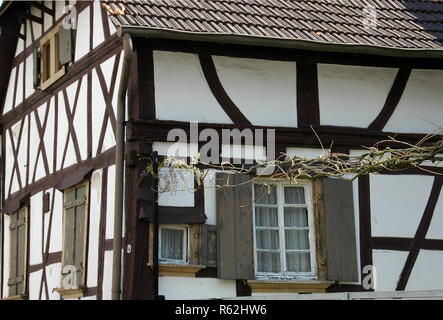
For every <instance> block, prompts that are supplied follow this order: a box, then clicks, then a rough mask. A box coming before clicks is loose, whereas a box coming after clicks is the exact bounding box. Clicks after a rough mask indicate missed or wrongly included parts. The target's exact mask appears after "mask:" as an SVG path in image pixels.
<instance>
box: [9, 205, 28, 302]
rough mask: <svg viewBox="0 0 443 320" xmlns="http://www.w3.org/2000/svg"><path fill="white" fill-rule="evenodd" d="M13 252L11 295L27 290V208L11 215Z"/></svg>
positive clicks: (10, 226)
mask: <svg viewBox="0 0 443 320" xmlns="http://www.w3.org/2000/svg"><path fill="white" fill-rule="evenodd" d="M9 230H10V234H11V254H10V259H11V261H10V269H9V280H8V286H9V296H17V295H20V294H23V293H24V291H25V264H26V208H23V209H20V210H19V211H17V212H16V213H14V214H11V215H10V224H9Z"/></svg>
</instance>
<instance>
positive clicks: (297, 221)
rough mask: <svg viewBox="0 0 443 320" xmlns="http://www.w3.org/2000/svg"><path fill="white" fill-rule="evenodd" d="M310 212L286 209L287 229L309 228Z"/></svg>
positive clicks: (302, 209)
mask: <svg viewBox="0 0 443 320" xmlns="http://www.w3.org/2000/svg"><path fill="white" fill-rule="evenodd" d="M307 226H308V210H307V209H306V208H285V227H302V228H303V227H307Z"/></svg>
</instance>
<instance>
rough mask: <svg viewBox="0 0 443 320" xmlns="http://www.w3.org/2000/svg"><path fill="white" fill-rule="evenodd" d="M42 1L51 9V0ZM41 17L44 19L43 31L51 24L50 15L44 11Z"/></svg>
mask: <svg viewBox="0 0 443 320" xmlns="http://www.w3.org/2000/svg"><path fill="white" fill-rule="evenodd" d="M43 3H44V5H45V6H46V7H48V8H50V9H52V1H43ZM43 19H44V26H45V29H44V30H43V31H47V30H49V29H50V28H51V26H52V16H51V15H49V14H47V13H44V15H43Z"/></svg>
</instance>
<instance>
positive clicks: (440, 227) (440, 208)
mask: <svg viewBox="0 0 443 320" xmlns="http://www.w3.org/2000/svg"><path fill="white" fill-rule="evenodd" d="M426 238H427V239H443V193H442V192H441V191H440V197H439V198H438V202H437V205H436V206H435V209H434V214H433V216H432V220H431V224H430V225H429V229H428V233H427V234H426Z"/></svg>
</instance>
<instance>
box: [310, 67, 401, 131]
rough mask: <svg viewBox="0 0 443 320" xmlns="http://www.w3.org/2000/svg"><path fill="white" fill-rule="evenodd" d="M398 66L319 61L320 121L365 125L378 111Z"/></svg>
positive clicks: (325, 123) (344, 124)
mask: <svg viewBox="0 0 443 320" xmlns="http://www.w3.org/2000/svg"><path fill="white" fill-rule="evenodd" d="M396 73H397V69H394V68H378V67H361V66H342V65H331V64H318V86H319V102H320V123H321V124H323V125H336V126H351V127H363V128H366V127H367V126H368V125H369V124H370V123H371V122H372V121H373V120H374V119H375V118H376V117H377V115H378V114H379V112H380V111H381V109H382V108H383V105H384V103H385V100H386V97H387V95H388V93H389V90H390V89H391V86H392V83H393V82H394V79H395V76H396Z"/></svg>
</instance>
